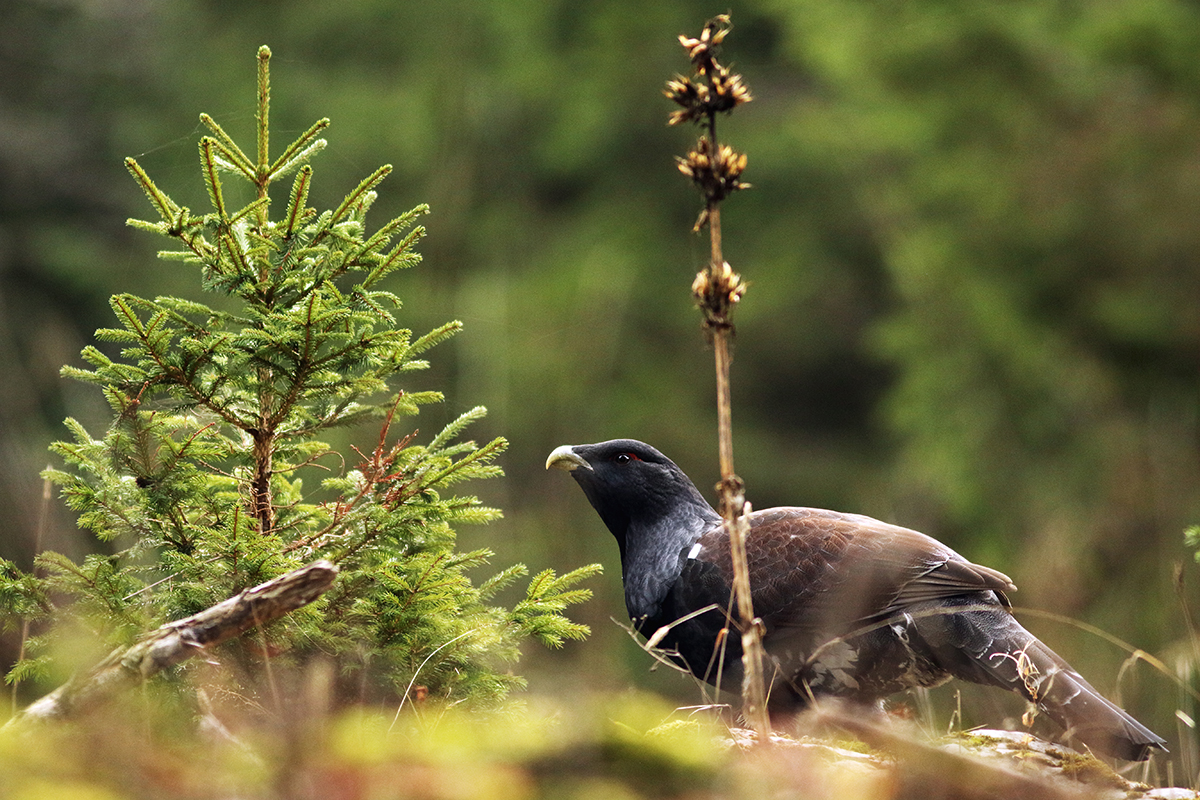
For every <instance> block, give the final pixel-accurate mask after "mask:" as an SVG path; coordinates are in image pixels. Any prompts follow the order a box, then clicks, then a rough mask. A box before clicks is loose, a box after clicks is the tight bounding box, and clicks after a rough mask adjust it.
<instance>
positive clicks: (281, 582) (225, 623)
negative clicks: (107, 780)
mask: <svg viewBox="0 0 1200 800" xmlns="http://www.w3.org/2000/svg"><path fill="white" fill-rule="evenodd" d="M337 573H338V569H337V567H336V566H334V565H333V563H331V562H329V561H326V560H324V559H322V560H320V561H314V562H313V563H311V564H309V565H307V566H304V567H300V568H299V569H295V570H292V571H291V572H288V573H286V574H284V575H280V576H279V577H278V578H274V579H272V580H269V581H267V582H266V583H262V584H259V585H258V586H255V587H254V588H252V589H246V590H244V591H242V592H240V593H239V594H237V595H235V596H233V597H231V598H229V599H228V600H224V601H222V602H220V603H218V604H217V605H215V606H213V607H212V608H208V609H205V610H204V611H201V612H200V613H199V614H193V615H192V616H190V617H187V618H185V619H180V620H176V621H174V622H168V623H167V624H166V625H163V626H162V627H161V628H159V629H158V630H156V631H153V632H151V633H149V634H146V635H145V636H143V637H142V638H141V639H139V640H138V641H137V642H135V643H134V644H132V645H130V646H129V647H124V648H118V649H116V650H114V651H113V652H112V653H110V654H109V656H108V657H107V658H105V659H104V660H103V661H101V662H100V663H99V664H97V665H96V666H95V667H93V668H92V669H91V670H89V671H87V672H85V673H80V674H77V675H74V676H73V677H72V678H71V679H70V680H69V681H67V682H66V683H64V684H63V685H62V686H60V687H58V688H57V689H55V690H54V691H53V692H51V693H50V694H48V695H46V696H45V697H43V698H41V699H40V700H37V701H36V702H34V703H32V704H31V705H30V706H29V707H27V708H25V709H24V710H23V711H21V712H20V713H18V714H17V715H16V716H14V717H13V718H12V719H11V720H9V722H8V723H7V725H6V726H5V727H10V726H13V725H20V724H23V723H28V722H39V721H50V720H60V719H66V718H69V717H71V716H74V715H77V714H79V713H81V712H83V711H85V710H87V709H88V708H90V707H93V706H94V705H96V704H97V703H98V702H100V701H101V700H103V699H104V698H106V697H108V696H109V695H111V694H113V693H114V692H116V691H118V690H119V689H122V688H125V687H128V686H133V685H136V684H137V683H139V682H141V681H144V680H146V679H147V678H149V677H150V676H152V675H154V674H156V673H158V672H160V671H162V670H164V669H167V668H168V667H172V666H175V665H176V664H179V663H180V662H183V661H186V660H187V659H189V658H191V657H192V656H195V655H198V654H199V653H201V652H202V651H203V650H204V649H205V648H207V647H212V646H214V645H218V644H221V643H222V642H225V641H228V640H230V639H233V638H235V637H237V636H240V635H241V634H243V633H245V632H246V631H248V630H250V629H251V628H253V627H255V626H258V625H265V624H266V623H268V622H272V621H274V620H276V619H279V618H280V617H282V616H284V615H285V614H290V613H291V612H293V611H295V610H296V609H298V608H301V607H303V606H306V605H308V604H309V603H311V602H312V601H314V600H316V599H317V598H318V597H320V596H321V595H322V594H323V593H324V592H325V591H327V590H328V589H329V587H331V586H332V585H333V580H334V578H336V577H337Z"/></svg>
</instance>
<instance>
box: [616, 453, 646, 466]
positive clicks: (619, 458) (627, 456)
mask: <svg viewBox="0 0 1200 800" xmlns="http://www.w3.org/2000/svg"><path fill="white" fill-rule="evenodd" d="M612 460H613V461H615V462H616V463H618V464H628V463H629V462H630V461H641V459H640V458H638V457H637V456H636V455H634V454H633V453H617V454H616V455H615V456H613V459H612Z"/></svg>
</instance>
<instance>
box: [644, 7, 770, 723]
mask: <svg viewBox="0 0 1200 800" xmlns="http://www.w3.org/2000/svg"><path fill="white" fill-rule="evenodd" d="M731 29H732V24H731V23H730V19H729V16H728V15H726V14H722V15H720V16H717V17H714V18H713V19H711V20H709V21H708V22H707V23H706V24H705V25H704V29H703V31H701V33H700V36H699V37H698V38H695V39H692V38H688V37H687V36H680V37H679V43H680V44H681V45H682V46H683V48H684V50H686V51H687V53H688V57H689V59H690V60H691V62H692V68H693V75H692V76H691V77H684V76H677V77H676V78H674V79H673V80H671V81H669V82H668V83H667V88H666V89H665V90H664V92H663V94H664V95H666V97H667V98H669V99H670V100H672V101H673V102H675V103H676V104H678V105H679V106H681V109H680V110H678V111H674V112H672V113H671V115H670V117H669V119H668V124H670V125H678V124H681V123H684V122H694V123H696V124H698V125H699V126H700V127H701V128H702V129H703V130H704V133H703V134H702V135H701V136H700V138H699V140H698V141H697V142H696V145H695V147H693V148H692V150H691V151H690V152H689V153H688V154H687V157H686V158H680V159H677V161H678V168H679V171H680V172H682V173H683V174H684V175H685V176H687V177H688V178H690V179H691V181H692V183H693V184H694V185H695V186H696V188H697V189H699V190H700V193H701V196H702V197H703V199H704V209H703V210H702V211H701V213H700V216H699V217H698V218H697V220H696V224H695V226H694V227H693V230H695V231H699V230H700V229H701V228H703V227H705V226H707V227H708V232H709V243H710V259H709V263H708V267H707V269H705V270H703V271H701V272H700V273H699V274H698V275H696V279H695V281H694V282H693V283H692V295H693V297H694V298H695V300H696V304H697V305H698V306H699V307H700V310H701V312H702V313H703V315H704V329H705V332H706V335H707V336H708V338H709V340H710V341H711V342H712V345H713V356H714V362H715V370H716V389H717V430H718V456H719V461H720V468H721V482H720V483H719V484H717V491H718V492H719V494H720V510H721V516H722V518H723V519H724V525H725V530H726V533H727V534H728V536H729V542H730V551H731V556H732V561H733V576H734V577H733V597H734V601H735V604H736V606H737V615H738V620H737V627H738V628H739V629H740V631H741V635H742V665H743V674H744V679H743V683H742V701H743V707H744V711H743V713H744V715H745V716H746V718H747V721H748V722H749V724H750V726H751V727H752V728H753V729H754V730H755V731H756V732H757V733H758V736H759V741H760V742H764V743H765V742H769V741H770V732H771V724H770V719H769V718H768V716H767V708H766V685H765V682H764V678H763V663H764V660H765V653H764V651H763V647H762V634H763V628H762V621H761V620H759V619H758V618H757V617H755V615H754V605H753V602H752V601H751V586H750V570H749V565H748V562H747V558H746V536H747V535H748V534H749V532H750V523H749V521H748V519H747V515H748V514H749V513H750V503H749V502H747V501H746V495H745V486H744V484H743V483H742V480H741V478H739V477H738V476H737V473H736V472H735V471H734V466H733V412H732V402H731V392H730V377H729V370H730V364H731V361H732V354H731V347H732V338H733V333H734V328H733V322H732V314H733V309H734V307H735V306H736V305H737V303H738V302H740V301H741V299H742V297H743V296H744V295H745V292H746V285H745V284H744V283H743V282H742V279H741V276H740V275H738V274H737V273H736V272H734V271H733V268H732V267H730V266H729V264H728V262H726V261H725V259H724V256H723V254H722V242H721V202H722V201H723V200H725V198H726V197H728V196H729V195H730V194H731V193H732V192H734V191H737V190H739V189H746V188H749V184H747V183H743V182H742V180H741V175H742V172H743V171H744V170H745V168H746V156H745V155H744V154H741V153H738V152H737V151H735V150H734V149H733V148H732V147H730V146H729V145H724V144H721V143H720V142H719V141H718V139H717V114H720V113H725V114H728V113H730V112H731V111H732V110H733V109H734V108H736V107H737V106H739V105H741V104H743V103H748V102H749V101H750V100H751V96H750V92H749V90H748V89H747V88H746V87H745V85H744V84H743V83H742V79H741V76H740V75H735V74H733V73H731V72H730V71H729V69H728V68H727V67H725V66H724V65H722V64H721V63H720V62H719V61H717V57H718V55H719V49H720V45H721V42H722V41H723V40H724V39H725V37H726V36H727V35H728V34H729V31H730V30H731Z"/></svg>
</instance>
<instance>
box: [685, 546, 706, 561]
mask: <svg viewBox="0 0 1200 800" xmlns="http://www.w3.org/2000/svg"><path fill="white" fill-rule="evenodd" d="M702 550H704V545H702V544H700V543H699V542H696V543H695V544H694V545H692V549H691V550H688V555H687V557H688V558H695V557H696V556H698V555H700V553H701V551H702Z"/></svg>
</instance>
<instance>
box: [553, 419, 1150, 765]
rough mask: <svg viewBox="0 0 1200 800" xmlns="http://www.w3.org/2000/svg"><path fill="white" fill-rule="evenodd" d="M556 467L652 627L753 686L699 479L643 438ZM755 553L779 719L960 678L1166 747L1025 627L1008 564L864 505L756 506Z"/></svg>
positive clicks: (724, 675)
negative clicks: (605, 537) (815, 703)
mask: <svg viewBox="0 0 1200 800" xmlns="http://www.w3.org/2000/svg"><path fill="white" fill-rule="evenodd" d="M546 467H547V469H549V468H550V467H557V468H559V469H564V470H568V471H569V472H570V473H571V475H572V477H574V478H575V480H576V481H577V482H578V483H579V485H580V486H581V487H582V488H583V491H584V494H586V495H587V498H588V500H589V501H590V502H591V504H592V506H593V507H594V508H595V509H596V511H597V512H598V513H599V514H600V518H601V519H603V520H604V524H605V525H607V526H608V529H609V530H610V531H612V534H613V536H615V537H616V539H617V545H618V546H619V547H620V550H621V569H622V574H623V577H624V583H625V605H626V606H627V607H628V609H629V616H630V618H631V619H632V620H633V621H634V624H635V625H636V626H637V628H638V629H639V630H640V631H641V633H642V634H643V635H645V636H647V637H649V636H653V635H654V634H655V633H656V632H657V631H659V630H660V629H661V628H662V627H663V626H672V627H670V630H669V632H667V633H666V635H665V637H664V638H662V639H661V642H660V645H659V646H660V647H662V648H663V649H664V650H665V651H667V652H668V653H672V654H673V655H672V657H673V658H674V659H675V660H676V661H677V662H678V663H679V664H681V665H682V666H684V667H685V668H686V669H688V670H689V671H690V672H691V673H692V674H693V675H695V676H696V677H698V678H701V679H702V680H705V681H707V682H709V683H712V684H714V685H716V684H717V682H718V681H721V682H723V683H724V685H725V686H733V687H740V686H741V680H742V666H741V655H742V653H741V642H740V637H739V636H736V635H734V636H728V637H726V638H725V640H724V642H723V643H721V644H719V643H720V642H721V638H720V632H721V630H722V629H723V628H733V627H734V626H733V625H732V624H731V623H729V622H728V619H729V618H728V616H727V614H728V612H727V609H728V608H729V602H730V584H731V577H732V565H731V561H730V555H729V539H728V537H727V536H726V534H725V531H724V527H723V526H722V524H721V517H720V515H719V514H717V512H716V511H715V510H714V509H713V508H712V506H710V505H709V504H708V502H707V501H706V500H705V499H704V497H703V495H701V494H700V492H699V490H697V489H696V486H695V484H693V483H692V481H691V480H690V479H688V477H687V475H685V474H684V473H683V471H682V470H681V469H679V467H677V466H676V465H675V463H674V462H672V461H671V460H670V459H669V458H667V457H666V456H664V455H663V454H662V453H660V452H658V451H657V450H655V449H654V448H653V447H650V446H649V445H647V444H643V443H642V442H639V441H635V440H632V439H617V440H614V441H609V442H600V443H599V444H584V445H574V446H563V447H559V448H558V449H556V450H555V451H554V452H553V453H551V454H550V457H549V458H548V459H547V460H546ZM747 554H748V561H749V566H750V582H751V587H752V589H751V592H752V599H753V601H754V611H755V614H756V615H757V616H758V617H760V618H761V619H762V621H763V624H764V626H765V634H764V637H763V646H764V648H765V650H766V652H767V657H768V664H767V665H765V667H766V670H767V679H768V685H769V689H768V691H769V693H770V695H769V699H768V703H767V706H768V710H769V711H770V712H771V713H772V715H773V716H777V717H778V716H779V715H785V716H786V715H789V714H791V713H795V712H797V711H800V710H801V709H803V708H804V707H805V706H806V705H807V704H808V703H809V699H810V698H811V697H815V696H822V695H832V696H839V697H845V698H848V699H851V700H854V701H859V702H864V703H873V702H876V701H878V700H881V699H882V698H884V697H886V696H887V695H890V694H893V693H895V692H899V691H901V690H904V689H911V688H915V687H920V686H936V685H939V684H941V683H944V682H945V681H947V680H949V679H950V678H952V677H955V678H962V679H964V680H968V681H972V682H975V683H982V684H987V685H992V686H999V687H1001V688H1004V689H1008V690H1010V691H1014V692H1016V693H1017V694H1019V695H1021V696H1022V697H1024V698H1025V699H1026V700H1029V701H1031V702H1033V703H1036V704H1037V706H1038V708H1040V709H1041V710H1042V711H1044V712H1045V713H1046V714H1047V715H1049V716H1050V718H1051V719H1053V720H1054V721H1055V722H1057V723H1058V724H1059V725H1061V726H1063V727H1064V728H1066V729H1067V731H1068V734H1069V735H1071V736H1073V737H1074V738H1075V739H1077V740H1078V741H1081V742H1083V743H1084V744H1086V745H1088V746H1089V747H1091V748H1093V749H1095V750H1097V751H1100V752H1103V753H1107V754H1109V755H1113V756H1117V757H1119V758H1123V759H1127V760H1138V761H1140V760H1144V759H1145V758H1147V757H1148V756H1149V754H1150V751H1151V750H1153V749H1155V748H1158V749H1163V750H1165V749H1166V748H1165V747H1164V740H1163V739H1162V738H1161V737H1159V736H1157V735H1156V734H1155V733H1154V732H1153V731H1151V730H1149V729H1148V728H1146V727H1145V726H1144V725H1142V724H1141V723H1139V722H1138V721H1137V720H1135V719H1134V718H1133V717H1131V716H1129V715H1128V714H1126V713H1125V712H1124V711H1122V710H1121V709H1120V708H1118V707H1117V706H1116V705H1114V704H1113V703H1110V702H1109V701H1108V700H1106V699H1104V697H1102V696H1101V695H1100V693H1099V692H1097V691H1096V690H1095V689H1093V688H1092V686H1091V685H1090V684H1089V683H1088V682H1087V681H1086V680H1084V679H1083V677H1082V676H1081V675H1080V674H1079V673H1078V672H1076V671H1075V670H1074V669H1072V668H1071V667H1070V665H1068V664H1067V663H1066V662H1065V661H1064V660H1063V659H1062V658H1060V657H1059V656H1058V655H1056V654H1055V653H1054V652H1053V651H1052V650H1050V648H1048V647H1046V645H1044V644H1042V643H1041V642H1040V641H1039V640H1038V639H1037V638H1036V637H1034V636H1033V634H1031V633H1029V632H1028V631H1027V630H1025V629H1024V628H1023V627H1021V625H1020V623H1018V622H1017V621H1016V619H1014V618H1013V616H1012V614H1011V613H1009V610H1008V605H1009V603H1008V599H1007V598H1006V597H1005V595H1004V593H1005V592H1006V591H1011V590H1013V589H1015V588H1016V587H1015V586H1013V583H1012V581H1011V580H1009V578H1008V577H1007V576H1006V575H1004V574H1002V573H1000V572H997V571H996V570H994V569H989V568H987V567H981V566H979V565H977V564H972V563H971V562H969V561H967V560H966V559H965V558H963V557H962V556H960V555H959V554H958V553H956V552H954V551H953V550H951V549H950V548H949V547H946V546H945V545H944V544H942V543H941V542H938V541H937V540H936V539H933V538H931V537H929V536H926V535H925V534H923V533H918V532H916V531H913V530H909V529H907V528H901V527H898V526H896V525H889V524H888V523H886V522H880V521H879V520H876V519H872V518H870V517H865V516H860V515H857V514H840V513H838V512H836V511H823V510H819V509H814V508H770V509H766V510H764V511H756V512H754V513H752V514H751V515H750V535H749V538H748V539H747ZM710 606H712V607H715V608H712V609H710V610H709V611H705V612H703V613H699V614H695V613H694V612H697V611H699V610H701V609H704V608H706V607H710ZM689 615H693V616H690V617H689ZM685 618H686V619H685ZM681 619H683V620H685V621H683V622H678V621H679V620H681Z"/></svg>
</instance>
